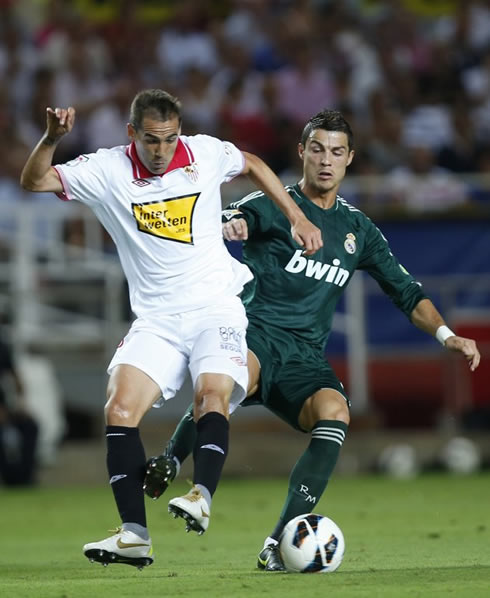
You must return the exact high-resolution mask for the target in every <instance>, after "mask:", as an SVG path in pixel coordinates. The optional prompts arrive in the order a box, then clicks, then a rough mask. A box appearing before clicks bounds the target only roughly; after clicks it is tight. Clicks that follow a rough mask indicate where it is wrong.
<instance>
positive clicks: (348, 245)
mask: <svg viewBox="0 0 490 598" xmlns="http://www.w3.org/2000/svg"><path fill="white" fill-rule="evenodd" d="M344 249H345V250H346V251H347V253H350V254H351V255H352V254H353V253H355V252H356V249H357V246H356V235H354V234H353V233H347V234H346V235H345V241H344Z"/></svg>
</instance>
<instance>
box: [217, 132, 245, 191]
mask: <svg viewBox="0 0 490 598" xmlns="http://www.w3.org/2000/svg"><path fill="white" fill-rule="evenodd" d="M217 141H218V142H219V149H220V151H219V166H220V171H221V172H222V173H223V182H224V183H228V182H229V181H231V180H232V179H234V178H235V177H236V176H238V175H239V174H240V173H241V172H242V171H243V169H244V167H245V156H244V155H243V154H242V152H241V151H240V150H239V149H238V148H237V147H236V145H233V143H231V142H230V141H220V140H217Z"/></svg>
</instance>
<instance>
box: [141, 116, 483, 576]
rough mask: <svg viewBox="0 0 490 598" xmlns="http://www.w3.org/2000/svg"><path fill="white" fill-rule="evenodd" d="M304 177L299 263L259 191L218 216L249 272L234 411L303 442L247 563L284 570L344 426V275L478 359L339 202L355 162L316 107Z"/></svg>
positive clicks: (162, 470) (161, 464) (186, 423)
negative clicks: (338, 363) (240, 393)
mask: <svg viewBox="0 0 490 598" xmlns="http://www.w3.org/2000/svg"><path fill="white" fill-rule="evenodd" d="M298 152H299V157H300V158H301V160H302V162H303V178H302V179H301V180H300V181H299V182H298V183H297V184H296V185H293V186H291V187H287V190H288V192H289V194H290V195H291V197H292V198H293V199H294V200H295V201H296V202H297V204H298V205H299V207H300V208H301V209H302V210H303V211H304V213H305V215H306V216H307V218H309V219H310V220H311V222H313V223H314V224H316V226H318V227H319V228H320V230H321V231H322V236H323V239H324V240H325V242H324V246H323V247H322V249H320V250H319V251H318V252H316V253H315V254H314V255H312V256H309V257H305V256H304V255H303V254H302V251H301V249H299V248H298V247H297V246H295V244H294V242H293V241H292V240H291V236H290V234H289V228H290V226H289V223H288V221H287V220H286V218H285V217H284V216H283V215H282V213H281V212H280V211H279V210H278V209H277V208H276V207H275V205H274V204H273V203H272V202H270V201H267V199H266V198H265V197H264V194H263V193H262V192H256V193H252V194H250V195H248V196H247V197H245V198H244V199H242V200H240V201H238V202H236V203H234V204H231V206H230V207H229V208H228V209H227V210H225V211H224V213H223V214H224V219H225V220H226V222H225V224H224V225H223V235H224V237H225V239H227V240H229V241H234V240H242V241H243V260H244V262H245V263H246V264H247V265H248V266H249V267H250V268H251V270H252V271H253V273H254V280H253V281H252V283H250V284H251V288H250V289H248V294H246V296H244V297H242V299H243V302H244V303H245V306H246V311H247V317H248V319H249V326H248V329H247V344H248V349H249V352H248V370H249V385H248V398H247V399H245V401H244V402H243V403H242V405H249V404H263V405H264V406H265V407H267V408H268V409H269V410H271V411H272V412H274V413H275V414H277V415H278V416H279V417H281V418H282V419H283V420H285V421H286V422H287V423H288V424H290V425H291V426H292V427H293V428H296V429H298V430H301V431H303V432H309V433H310V434H311V442H310V444H309V445H308V447H307V448H306V450H305V452H304V453H303V455H302V456H301V457H300V458H299V460H298V462H297V463H296V465H295V466H294V468H293V470H292V472H291V475H290V479H289V489H288V494H287V498H286V501H285V504H284V506H283V509H282V512H281V515H280V518H279V521H278V523H277V525H276V527H275V529H274V530H273V531H272V533H271V535H270V536H269V537H268V538H267V539H266V540H265V543H264V548H263V549H262V551H261V552H260V554H259V558H258V567H259V568H261V569H264V570H266V571H284V565H283V563H282V560H281V556H280V553H279V550H278V541H279V538H280V535H281V532H282V530H283V528H284V526H285V524H286V523H287V522H288V521H289V520H290V519H292V518H293V517H296V516H297V515H300V514H302V513H305V512H310V511H311V508H312V506H313V505H315V504H317V503H318V501H319V500H320V497H321V496H322V494H323V491H324V490H325V488H326V486H327V483H328V480H329V478H330V476H331V474H332V472H333V469H334V467H335V464H336V462H337V458H338V455H339V451H340V448H341V446H342V444H343V442H344V439H345V436H346V433H347V428H348V425H349V421H350V416H349V399H348V397H347V395H346V393H345V391H344V388H343V386H342V384H341V383H340V381H339V380H338V378H337V376H336V375H335V372H334V371H333V369H332V368H331V366H330V365H329V363H328V361H327V360H326V359H325V354H324V349H325V344H326V342H327V340H328V336H329V333H330V330H331V324H332V318H333V314H334V311H335V307H336V305H337V302H338V300H339V299H340V296H341V294H342V292H343V291H344V289H345V288H346V286H347V284H348V282H349V280H350V278H351V276H352V275H353V274H354V272H355V270H365V271H366V272H368V273H369V274H370V275H371V276H373V278H375V280H376V281H377V282H378V283H379V285H380V286H381V288H382V289H383V291H384V292H385V293H386V294H387V295H388V296H389V297H390V298H391V299H392V301H393V302H394V303H395V305H396V306H397V307H398V308H399V309H401V310H402V311H403V312H404V313H405V314H406V315H407V316H408V318H409V319H410V320H411V322H412V323H413V324H414V325H415V326H417V327H418V328H420V329H421V330H423V331H425V332H427V333H428V334H431V335H433V336H435V337H436V338H437V339H438V340H439V341H440V342H441V343H442V344H443V345H444V346H445V347H446V348H448V349H450V350H453V351H459V352H461V353H462V354H463V355H464V356H465V357H466V359H467V360H468V363H469V367H470V369H471V370H472V371H473V370H475V369H476V367H478V364H479V361H480V354H479V352H478V349H477V347H476V343H475V341H474V340H472V339H466V338H462V337H459V336H456V335H455V334H454V332H452V331H451V330H450V329H449V328H448V327H447V326H446V324H445V322H444V320H443V318H442V317H441V315H440V314H439V312H438V311H437V309H436V308H435V306H434V305H433V303H432V302H431V301H430V299H428V298H427V297H426V295H425V294H424V292H423V290H422V288H421V286H420V284H419V283H417V282H416V281H415V279H414V278H413V277H412V276H411V275H410V274H409V273H408V272H407V271H406V270H405V268H404V267H403V266H402V265H401V264H400V263H399V262H398V260H397V259H396V257H395V256H394V255H393V254H392V253H391V251H390V248H389V246H388V243H387V241H386V239H385V237H384V236H383V235H382V233H381V232H380V230H379V229H378V228H377V227H376V226H375V225H374V224H373V222H372V221H371V220H370V219H369V218H368V217H367V216H366V215H365V214H363V213H362V212H361V211H360V210H358V209H357V208H355V207H353V206H351V205H349V204H348V203H347V202H346V201H345V200H344V199H342V198H341V197H340V196H339V195H338V193H337V192H338V189H339V186H340V183H341V182H342V180H343V178H344V176H345V172H346V168H347V166H349V164H350V163H351V161H352V159H353V157H354V150H353V136H352V131H351V128H350V126H349V124H348V122H347V121H346V120H345V119H344V117H343V116H342V114H341V113H339V112H337V111H333V110H325V111H323V112H321V113H319V114H317V115H316V116H315V117H313V118H312V119H310V121H309V122H308V123H307V124H306V126H305V128H304V130H303V134H302V137H301V142H300V143H299V145H298ZM194 438H195V424H194V421H193V417H192V406H191V409H189V410H188V411H187V413H186V415H185V416H184V417H183V419H182V420H181V422H180V423H179V425H178V426H177V429H176V431H175V432H174V435H173V436H172V439H171V440H170V442H169V443H168V445H167V448H166V450H165V452H164V453H163V455H160V456H159V457H153V458H151V459H150V460H149V461H148V464H147V467H148V469H147V474H146V478H145V491H146V493H147V494H148V495H149V496H151V497H153V498H158V496H160V495H161V494H162V492H164V491H165V489H166V488H167V486H168V484H169V483H170V482H171V481H172V480H173V479H174V477H175V475H176V472H177V469H178V467H179V465H180V463H182V461H183V460H184V459H185V458H186V457H187V456H188V454H189V453H190V452H191V451H192V447H193V446H194Z"/></svg>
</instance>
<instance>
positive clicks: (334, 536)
mask: <svg viewBox="0 0 490 598" xmlns="http://www.w3.org/2000/svg"><path fill="white" fill-rule="evenodd" d="M279 550H280V552H281V556H282V560H283V561H284V565H285V567H286V569H287V570H288V571H290V572H294V573H330V572H331V571H335V570H336V569H338V567H339V566H340V564H341V563H342V559H343V557H344V550H345V540H344V534H343V533H342V531H341V529H340V528H339V526H338V525H337V524H336V523H335V522H334V521H332V520H331V519H329V518H328V517H324V516H323V515H316V514H315V513H306V514H305V515H298V517H295V518H294V519H291V521H289V522H288V523H287V525H286V527H285V528H284V531H283V533H282V536H281V541H280V543H279Z"/></svg>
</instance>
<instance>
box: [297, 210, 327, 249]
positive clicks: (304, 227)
mask: <svg viewBox="0 0 490 598" xmlns="http://www.w3.org/2000/svg"><path fill="white" fill-rule="evenodd" d="M291 235H292V237H293V239H294V240H295V241H296V243H298V244H299V245H301V247H303V248H304V249H303V253H304V255H313V254H314V253H315V252H316V251H318V250H319V249H321V248H322V247H323V240H322V233H321V231H320V229H319V228H318V227H316V226H315V225H314V224H313V223H311V222H310V221H309V220H308V218H302V219H301V220H299V221H297V222H295V223H294V224H293V226H292V227H291Z"/></svg>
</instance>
